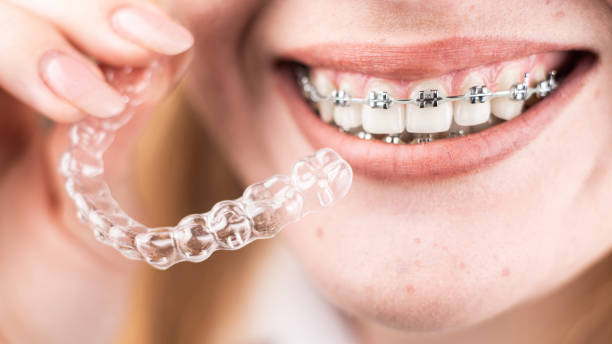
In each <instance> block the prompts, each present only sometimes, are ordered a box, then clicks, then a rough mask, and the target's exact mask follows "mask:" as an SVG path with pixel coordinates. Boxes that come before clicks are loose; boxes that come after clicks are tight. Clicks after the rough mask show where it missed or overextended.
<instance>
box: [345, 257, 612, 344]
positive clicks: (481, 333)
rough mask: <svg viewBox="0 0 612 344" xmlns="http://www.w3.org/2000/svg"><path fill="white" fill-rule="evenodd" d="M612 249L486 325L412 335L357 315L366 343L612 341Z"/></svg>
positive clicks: (355, 322) (357, 326) (360, 334)
mask: <svg viewBox="0 0 612 344" xmlns="http://www.w3.org/2000/svg"><path fill="white" fill-rule="evenodd" d="M610 295H612V254H609V255H608V256H607V257H606V258H604V259H602V260H600V261H599V262H598V263H596V264H595V265H594V266H592V267H591V268H589V269H588V270H587V271H585V272H583V273H581V274H580V275H579V276H577V277H575V278H574V279H573V280H571V281H570V282H568V283H566V284H565V285H563V286H561V287H560V288H558V289H557V290H555V291H553V292H551V293H549V294H547V295H545V296H542V297H540V298H538V299H535V300H531V301H529V302H526V303H524V304H521V305H519V306H516V307H514V308H512V309H510V310H508V311H506V312H504V313H503V314H500V315H499V316H497V317H495V318H493V319H490V320H487V321H485V322H483V323H481V324H478V325H475V326H472V327H469V328H465V329H459V330H453V331H447V332H444V333H419V334H414V333H411V334H407V333H405V332H402V331H399V330H393V329H389V328H386V327H383V326H381V325H379V324H376V323H373V322H367V321H361V320H352V322H353V325H354V326H353V327H354V329H355V332H356V333H357V336H358V337H359V338H361V342H362V343H391V344H393V343H404V344H405V343H427V344H436V343H475V342H478V343H481V342H482V343H526V342H530V343H531V342H534V343H609V339H610V338H612V329H611V326H610V323H612V298H610Z"/></svg>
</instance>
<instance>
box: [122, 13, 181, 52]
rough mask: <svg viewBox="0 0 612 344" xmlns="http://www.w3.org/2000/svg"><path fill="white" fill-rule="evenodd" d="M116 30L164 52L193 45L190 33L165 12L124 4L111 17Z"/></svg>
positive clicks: (130, 38) (177, 50) (139, 42)
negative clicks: (125, 5)
mask: <svg viewBox="0 0 612 344" xmlns="http://www.w3.org/2000/svg"><path fill="white" fill-rule="evenodd" d="M111 22H112V25H113V27H114V28H115V30H116V31H117V32H118V33H119V34H120V35H122V36H124V37H126V38H127V39H129V40H131V41H133V42H135V43H137V44H141V45H143V46H145V47H147V48H149V49H151V50H153V51H155V52H158V53H160V54H164V55H177V54H180V53H182V52H184V51H186V50H187V49H189V48H191V46H192V45H193V36H192V35H191V33H190V32H189V31H188V30H187V29H185V28H184V27H182V26H181V25H179V24H177V23H175V22H174V21H173V20H172V19H170V18H169V17H168V16H166V15H165V14H164V13H163V12H161V11H157V10H154V9H149V8H136V7H123V8H120V9H118V10H117V11H115V13H113V15H112V17H111Z"/></svg>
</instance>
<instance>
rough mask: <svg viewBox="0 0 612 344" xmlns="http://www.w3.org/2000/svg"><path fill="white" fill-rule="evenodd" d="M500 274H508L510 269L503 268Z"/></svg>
mask: <svg viewBox="0 0 612 344" xmlns="http://www.w3.org/2000/svg"><path fill="white" fill-rule="evenodd" d="M502 276H504V277H506V276H510V269H508V268H504V269H503V270H502Z"/></svg>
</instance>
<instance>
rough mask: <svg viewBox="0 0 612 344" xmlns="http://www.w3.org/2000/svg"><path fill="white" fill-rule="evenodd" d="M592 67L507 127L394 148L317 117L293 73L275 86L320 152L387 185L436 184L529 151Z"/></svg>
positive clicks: (584, 64) (583, 66) (582, 68)
mask: <svg viewBox="0 0 612 344" xmlns="http://www.w3.org/2000/svg"><path fill="white" fill-rule="evenodd" d="M592 64H593V63H592V61H589V59H582V60H581V61H580V62H579V63H578V65H577V66H576V67H575V68H574V70H573V71H572V73H571V74H570V75H569V76H568V77H567V78H566V79H565V80H564V81H563V84H562V85H561V87H560V88H559V89H557V90H556V91H555V92H553V93H552V94H551V95H550V96H548V97H547V98H546V99H544V100H542V101H540V102H539V103H537V104H536V105H534V106H533V107H531V108H530V109H529V110H528V111H526V112H525V113H523V114H521V115H520V116H518V117H516V118H514V119H512V120H510V121H508V122H504V123H501V124H498V125H496V126H494V127H491V128H489V129H486V130H484V131H481V132H479V133H476V134H470V135H467V136H463V137H457V138H449V139H443V140H438V141H433V142H429V143H425V144H410V145H408V144H400V145H393V144H389V143H384V142H379V141H367V140H363V139H359V138H356V137H354V136H351V135H347V134H344V133H341V132H340V131H339V130H338V129H337V128H335V127H333V126H331V125H329V124H326V123H324V122H323V121H321V120H320V119H319V118H318V117H317V116H316V115H315V114H314V112H313V111H312V109H311V108H310V107H309V106H308V104H307V103H306V101H305V100H304V98H303V97H302V96H301V94H300V92H299V90H298V88H297V86H296V82H295V78H294V77H293V75H292V73H290V72H289V71H286V70H281V71H280V72H279V73H277V76H278V78H277V79H278V80H277V81H278V82H277V85H278V90H279V92H280V93H281V94H282V95H283V97H284V98H285V99H286V101H287V104H288V106H289V108H290V110H291V113H292V115H293V116H294V118H295V121H296V123H297V124H298V127H299V128H300V130H301V131H302V133H303V134H304V136H305V137H306V138H307V140H308V141H310V143H311V144H312V145H313V146H314V147H315V148H316V149H318V148H323V147H330V148H332V149H334V150H335V151H336V152H338V153H339V154H340V155H341V156H342V157H343V158H344V159H346V160H347V161H348V162H349V164H350V165H351V166H352V167H353V170H354V171H355V173H356V174H358V175H361V176H365V177H369V178H375V179H383V180H403V179H408V178H427V179H432V178H440V177H450V176H455V175H460V174H467V173H474V172H476V171H480V170H482V169H483V168H485V167H487V166H491V165H492V164H494V163H496V162H498V161H501V160H503V159H504V158H506V157H508V156H510V155H511V154H512V153H514V152H516V151H518V150H520V149H521V148H523V147H525V146H526V145H527V144H528V143H529V142H531V141H533V140H534V139H535V138H536V137H537V136H538V134H539V133H541V132H542V130H544V128H545V127H546V126H547V125H548V124H549V123H551V122H552V120H553V119H554V118H556V117H557V115H558V114H559V113H562V111H561V110H562V109H563V107H564V106H565V105H566V104H567V103H568V102H569V101H570V100H571V99H572V98H573V97H574V95H575V94H576V93H577V92H578V91H579V90H580V89H581V88H582V86H583V85H584V84H585V81H586V77H587V75H588V73H587V72H588V71H589V70H590V69H591V68H590V67H591V66H592Z"/></svg>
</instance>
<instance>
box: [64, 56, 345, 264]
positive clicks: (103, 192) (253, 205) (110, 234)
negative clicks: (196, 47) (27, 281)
mask: <svg viewBox="0 0 612 344" xmlns="http://www.w3.org/2000/svg"><path fill="white" fill-rule="evenodd" d="M160 62H163V61H158V62H156V63H155V64H153V65H152V66H150V67H148V68H145V69H131V68H124V69H120V70H113V69H108V70H106V79H107V81H108V82H109V83H110V84H111V85H112V86H114V87H115V88H116V89H117V90H118V91H119V92H121V93H122V94H123V95H124V96H125V97H126V99H127V100H128V101H127V104H126V110H125V111H124V112H123V113H122V114H120V115H118V116H116V117H111V118H107V119H99V118H93V117H91V116H89V117H87V118H86V119H84V120H83V121H81V122H78V123H76V124H74V125H73V126H72V127H71V129H70V135H69V137H70V141H71V145H70V147H69V148H68V149H67V150H66V151H65V152H64V154H63V156H62V158H61V161H60V168H59V170H60V173H61V174H62V175H63V176H64V177H65V178H66V182H65V188H66V191H67V192H68V195H69V196H70V197H71V198H72V199H73V201H74V204H75V205H76V208H77V217H78V218H79V220H81V222H83V223H85V224H87V225H88V226H89V227H90V228H91V229H92V230H93V232H94V235H95V237H96V238H97V239H98V240H99V241H100V242H102V243H104V244H107V245H110V246H113V247H115V248H116V249H117V250H119V252H121V253H122V254H123V255H124V256H126V257H127V258H129V259H135V260H145V261H147V262H148V263H149V264H150V265H152V266H153V267H155V268H158V269H167V268H168V267H170V266H172V265H173V264H176V263H178V262H181V261H191V262H201V261H203V260H205V259H207V258H208V257H209V256H210V255H211V254H212V253H213V252H215V251H216V250H237V249H240V248H242V247H244V246H245V245H247V244H249V243H250V242H252V241H254V240H257V239H265V238H271V237H273V236H275V235H276V234H278V233H279V232H280V230H281V229H283V228H284V227H285V226H286V225H288V224H290V223H293V222H296V221H298V220H300V219H301V218H302V217H304V216H306V215H307V214H310V213H312V212H316V211H319V210H321V209H323V208H326V207H330V206H332V205H333V204H334V203H335V202H336V201H337V200H339V199H341V198H342V197H344V196H345V195H346V194H347V192H348V190H349V188H350V186H351V182H352V177H353V174H352V170H351V167H350V166H349V165H348V163H347V162H346V161H344V160H343V159H342V158H341V157H340V156H339V155H338V154H337V153H336V152H334V151H333V150H331V149H329V148H324V149H321V150H319V151H317V152H316V153H315V154H314V155H311V156H308V157H305V158H303V159H301V160H299V161H298V162H296V163H295V165H294V166H293V169H292V172H291V174H290V175H275V176H272V177H271V178H269V179H267V180H266V181H264V182H261V183H256V184H253V185H251V186H249V187H248V188H247V189H246V190H245V191H244V193H243V195H242V197H240V198H238V199H235V200H229V201H221V202H219V203H217V204H215V205H214V206H213V208H212V210H211V211H209V212H207V213H203V214H193V215H189V216H186V217H184V218H183V219H182V220H181V221H180V222H179V223H178V225H177V226H175V227H158V228H148V227H146V226H145V225H143V224H141V223H139V222H138V221H136V220H134V219H132V218H131V217H130V216H129V215H127V214H126V213H125V212H124V211H123V210H122V209H121V207H120V206H119V204H118V203H117V202H116V201H115V200H114V198H113V197H112V195H111V191H110V188H109V187H108V185H107V183H106V181H105V180H104V161H103V159H102V156H103V154H104V152H105V151H106V149H107V148H108V147H109V146H110V145H111V143H112V142H113V139H114V135H115V132H116V131H117V130H118V129H119V128H121V127H122V126H123V125H125V124H126V123H127V122H128V121H129V120H130V118H131V117H132V116H133V114H134V113H135V108H136V107H137V106H138V105H140V104H141V103H142V102H143V101H144V99H143V94H144V91H145V90H146V89H147V88H148V87H149V85H150V84H151V83H152V80H153V79H154V78H156V77H157V76H159V74H160V72H159V71H160V70H164V69H166V70H167V68H160V64H159V63H160Z"/></svg>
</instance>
